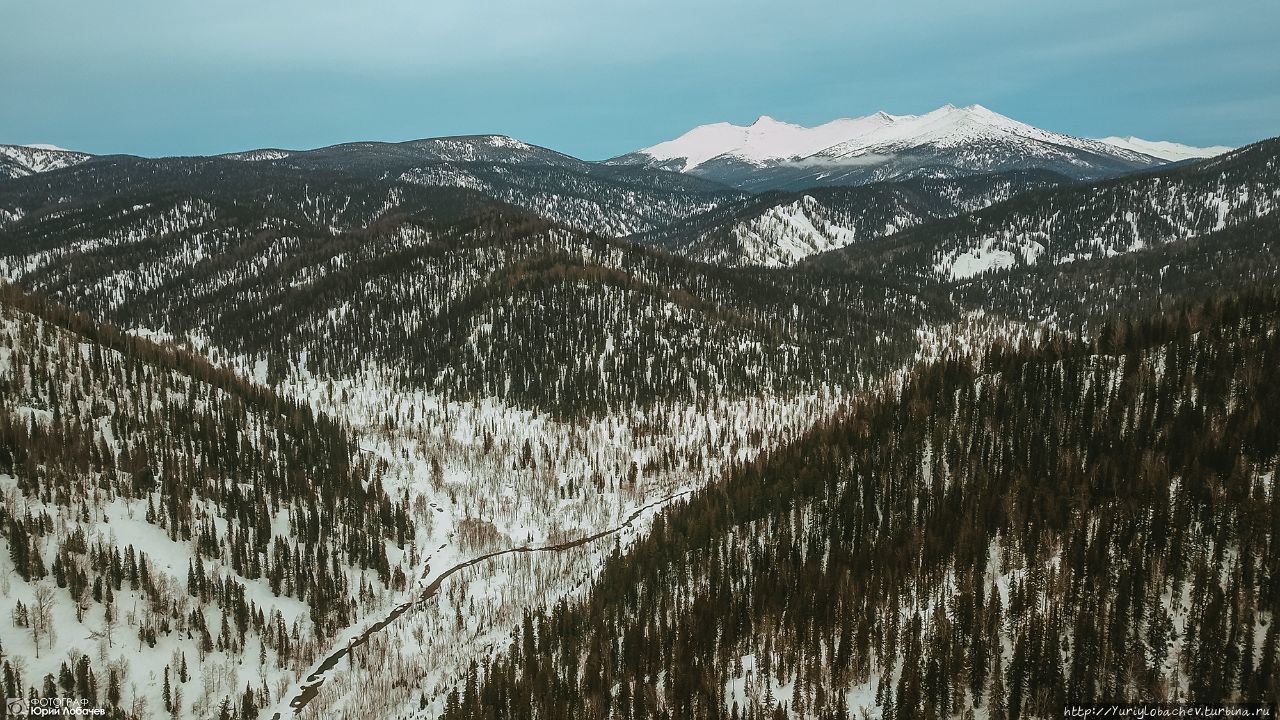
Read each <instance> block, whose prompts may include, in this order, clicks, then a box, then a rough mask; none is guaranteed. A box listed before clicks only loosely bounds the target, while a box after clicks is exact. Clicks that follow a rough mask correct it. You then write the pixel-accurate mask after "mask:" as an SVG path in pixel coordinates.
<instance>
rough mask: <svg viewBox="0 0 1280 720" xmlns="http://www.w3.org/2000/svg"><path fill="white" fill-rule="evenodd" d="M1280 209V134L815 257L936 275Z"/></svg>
mask: <svg viewBox="0 0 1280 720" xmlns="http://www.w3.org/2000/svg"><path fill="white" fill-rule="evenodd" d="M1278 208H1280V140H1275V139H1272V140H1266V141H1263V142H1260V143H1255V144H1253V145H1250V146H1248V147H1244V148H1241V149H1239V150H1235V151H1232V152H1230V153H1227V154H1225V155H1223V156H1221V157H1217V158H1212V159H1209V160H1205V161H1202V162H1198V163H1194V164H1191V165H1187V166H1182V167H1176V168H1171V169H1164V170H1159V171H1155V172H1148V173H1144V174H1139V175H1132V176H1125V177H1119V178H1115V179H1111V180H1105V181H1101V182H1097V183H1092V184H1078V185H1069V186H1065V187H1059V188H1052V189H1046V190H1038V191H1034V192H1029V193H1025V194H1022V195H1019V196H1017V197H1014V198H1013V199H1011V200H1009V201H1006V202H1002V203H998V204H996V205H993V206H991V207H989V208H986V209H984V210H979V211H977V212H974V213H970V214H966V215H960V216H957V217H955V218H952V219H947V220H941V221H938V222H936V223H930V224H927V225H920V226H917V227H915V228H912V229H909V230H906V231H904V232H900V233H898V234H896V235H893V236H890V237H887V238H884V239H883V240H879V241H873V242H870V243H858V244H856V245H853V246H851V247H849V248H845V249H843V250H836V251H833V252H831V253H827V254H824V255H819V256H816V257H814V258H812V260H811V262H812V264H813V265H815V266H823V267H828V268H846V269H847V268H868V267H884V266H886V265H892V266H893V267H894V268H895V269H896V271H897V272H899V273H901V274H904V275H913V276H918V277H922V278H931V279H933V280H935V281H939V282H949V281H962V280H967V279H970V278H974V277H978V276H980V275H982V274H984V273H992V272H998V271H1001V270H1007V269H1010V268H1023V267H1028V266H1039V265H1065V264H1068V263H1074V262H1079V261H1082V260H1092V259H1103V258H1109V257H1114V256H1116V255H1122V254H1125V253H1130V252H1138V251H1141V250H1144V249H1148V248H1154V247H1159V246H1161V245H1164V244H1166V243H1170V242H1177V241H1183V240H1188V239H1192V238H1196V237H1203V236H1205V235H1208V234H1209V233H1212V232H1217V231H1220V230H1224V229H1228V228H1233V227H1237V226H1240V225H1244V224H1246V223H1248V222H1251V221H1253V220H1256V219H1258V218H1261V217H1264V216H1267V215H1270V214H1272V213H1274V212H1275V211H1276V210H1277V209H1278Z"/></svg>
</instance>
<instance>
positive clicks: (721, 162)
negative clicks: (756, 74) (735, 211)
mask: <svg viewBox="0 0 1280 720" xmlns="http://www.w3.org/2000/svg"><path fill="white" fill-rule="evenodd" d="M1229 149H1230V148H1226V147H1214V148H1191V147H1187V146H1183V145H1178V144H1175V143H1164V142H1158V143H1151V142H1147V141H1142V140H1138V139H1136V138H1125V139H1121V138H1107V139H1104V140H1088V139H1083V138H1076V137H1072V136H1070V135H1064V134H1061V133H1055V132H1050V131H1046V130H1041V129H1039V128H1036V127H1032V126H1031V125H1027V124H1025V123H1021V122H1018V121H1016V120H1012V119H1010V118H1007V117H1005V116H1003V115H1000V114H999V113H996V112H993V111H991V110H988V109H987V108H985V107H983V106H981V105H970V106H967V107H955V106H954V105H944V106H942V107H940V108H938V109H937V110H933V111H932V112H928V113H925V114H923V115H890V114H889V113H886V112H877V113H875V114H873V115H867V116H864V117H858V118H846V119H840V120H833V121H831V122H828V123H825V124H823V125H819V126H817V127H812V128H808V127H803V126H800V125H792V124H790V123H784V122H779V121H777V120H774V119H773V118H770V117H766V116H762V117H760V118H759V119H758V120H756V121H755V122H754V123H752V124H751V125H750V126H748V127H741V126H738V125H732V124H729V123H716V124H714V125H703V126H700V127H697V128H694V129H693V130H690V131H689V132H687V133H685V134H684V135H681V136H680V137H678V138H676V139H674V140H669V141H667V142H663V143H659V144H657V145H653V146H651V147H647V148H644V149H642V150H638V151H636V152H633V153H628V154H626V155H622V156H619V157H617V158H614V159H612V160H610V161H609V162H610V163H615V164H642V165H646V166H649V167H659V168H664V169H669V170H675V171H679V172H683V173H692V174H695V175H698V176H700V177H705V178H709V179H713V180H718V181H720V182H724V183H727V184H730V185H734V186H737V187H741V188H744V189H749V190H756V191H759V190H768V189H792V190H796V189H803V188H805V187H813V186H818V185H849V184H862V183H867V182H874V181H884V180H893V179H902V178H911V177H933V178H954V177H961V176H965V175H974V174H985V173H992V172H1002V171H1009V170H1029V169H1039V170H1048V171H1051V172H1056V173H1059V174H1062V175H1065V176H1067V177H1070V178H1072V179H1075V180H1083V179H1096V178H1100V177H1106V176H1109V175H1115V174H1119V173H1124V172H1132V171H1136V170H1143V169H1148V168H1152V167H1156V166H1159V165H1161V164H1164V163H1166V162H1170V161H1175V160H1185V159H1188V158H1193V157H1199V158H1202V157H1208V156H1212V155H1216V154H1220V153H1222V152H1225V151H1226V150H1229Z"/></svg>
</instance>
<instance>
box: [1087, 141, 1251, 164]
mask: <svg viewBox="0 0 1280 720" xmlns="http://www.w3.org/2000/svg"><path fill="white" fill-rule="evenodd" d="M1099 142H1104V143H1106V144H1108V145H1114V146H1116V147H1118V148H1123V149H1125V150H1132V151H1133V152H1138V153H1142V154H1144V155H1150V156H1151V157H1155V158H1160V159H1161V160H1168V161H1169V162H1181V161H1183V160H1199V159H1202V158H1209V157H1215V156H1217V155H1222V154H1223V153H1228V152H1231V151H1232V150H1234V149H1235V148H1232V147H1228V146H1226V145H1211V146H1209V147H1194V146H1191V145H1183V144H1182V143H1176V142H1168V141H1166V140H1143V139H1142V138H1137V137H1133V136H1132V135H1130V136H1128V137H1115V136H1111V137H1104V138H1099Z"/></svg>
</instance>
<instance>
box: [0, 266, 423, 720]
mask: <svg viewBox="0 0 1280 720" xmlns="http://www.w3.org/2000/svg"><path fill="white" fill-rule="evenodd" d="M0 313H2V321H0V493H2V494H3V502H2V503H0V539H3V544H4V545H5V547H6V549H7V552H6V553H5V557H3V558H0V589H2V590H3V592H0V597H2V598H3V600H4V603H5V607H4V610H5V612H6V614H7V615H8V619H9V622H10V623H11V624H12V625H13V627H15V628H17V630H16V631H15V632H12V633H6V634H5V640H4V645H3V647H2V648H0V656H2V657H0V666H2V667H0V683H2V685H3V690H4V693H5V696H6V697H26V696H31V697H36V696H40V697H53V696H61V697H73V698H84V699H87V700H88V701H89V702H90V704H91V705H94V706H102V707H106V708H109V709H110V710H111V712H113V713H116V714H117V715H118V716H124V714H126V713H127V714H130V715H132V716H159V715H161V714H166V713H172V714H173V716H174V717H200V716H204V717H208V716H217V715H218V714H219V712H221V708H224V707H225V708H226V709H227V711H228V712H230V711H234V712H236V713H243V715H242V716H243V717H251V716H253V714H254V713H255V712H256V709H257V708H258V707H260V706H262V705H266V704H268V703H270V702H271V701H272V700H273V698H274V697H275V696H278V695H279V694H280V693H281V692H282V689H283V686H284V685H287V684H288V682H289V681H291V679H292V673H293V672H295V671H297V670H298V669H300V668H302V667H305V666H306V665H307V664H308V663H310V661H311V659H312V658H313V657H314V656H315V655H316V654H317V653H318V652H319V651H320V650H322V649H323V648H324V647H326V645H327V644H328V642H329V641H330V640H331V639H332V638H333V637H334V635H335V634H336V633H337V632H338V631H339V630H340V629H341V628H344V627H346V626H348V625H350V624H352V623H353V622H356V621H357V620H358V619H359V618H360V617H362V616H363V615H364V614H365V613H367V612H369V611H371V610H373V609H376V608H378V607H380V606H381V605H383V604H385V603H386V602H387V601H388V596H389V595H390V594H393V593H394V592H398V591H401V590H403V589H404V588H405V587H406V585H407V576H409V577H410V578H411V576H412V574H413V573H414V572H415V570H414V567H413V566H414V565H416V563H417V559H416V558H412V557H411V555H412V547H413V545H414V543H415V541H416V539H417V528H416V525H417V521H416V520H415V519H414V518H413V517H412V513H411V510H410V507H409V504H408V501H407V498H406V497H404V496H392V495H389V494H388V493H387V492H386V491H384V490H383V489H382V486H381V483H380V479H379V477H378V475H377V473H376V472H375V471H374V468H373V467H372V466H370V465H369V464H367V463H364V462H361V461H359V460H358V459H357V458H356V457H355V447H354V445H353V443H352V441H351V439H350V438H349V437H348V435H347V433H346V431H345V430H344V428H343V427H342V426H341V425H340V424H338V423H336V422H335V421H333V420H332V419H330V418H327V417H324V416H321V415H317V414H315V413H314V412H312V410H311V409H310V408H308V407H306V406H304V405H301V404H299V403H297V402H296V401H292V400H288V399H284V398H281V397H279V396H277V395H276V394H274V393H272V392H271V391H269V390H267V389H265V388H263V387H261V386H258V385H254V384H251V383H249V382H247V381H246V380H245V379H243V378H241V377H237V376H236V375H234V374H233V373H231V372H229V371H226V370H220V369H216V368H214V367H213V366H212V365H210V364H209V363H208V361H207V360H204V359H201V358H198V357H195V356H192V355H189V354H186V353H184V352H181V351H178V350H175V349H174V348H172V347H168V346H162V345H157V344H155V343H152V342H150V341H147V340H143V339H139V338H136V337H132V336H129V335H125V334H122V333H120V332H119V331H117V330H115V329H114V328H111V327H109V326H101V325H97V324H95V323H94V322H92V321H90V320H88V319H87V318H85V317H83V316H80V315H76V314H73V313H71V312H70V311H68V310H66V309H64V308H61V307H59V306H56V305H53V304H50V303H47V302H45V301H42V300H40V299H37V298H33V297H29V296H26V295H24V294H22V293H21V292H20V291H18V290H16V289H14V288H13V287H5V288H4V289H3V290H2V295H0Z"/></svg>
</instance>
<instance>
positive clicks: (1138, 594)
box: [444, 293, 1280, 720]
mask: <svg viewBox="0 0 1280 720" xmlns="http://www.w3.org/2000/svg"><path fill="white" fill-rule="evenodd" d="M1278 366H1280V296H1277V295H1275V294H1274V293H1268V294H1263V295H1251V296H1245V297H1241V298H1235V299H1231V300H1226V301H1215V302H1211V303H1207V304H1204V305H1193V306H1188V307H1184V308H1180V309H1179V310H1178V311H1176V312H1171V313H1169V314H1167V315H1163V316H1161V317H1158V318H1154V319H1151V320H1147V321H1141V322H1121V323H1115V324H1112V325H1111V326H1109V327H1108V328H1106V329H1105V330H1103V331H1102V332H1101V333H1100V334H1099V336H1098V337H1097V338H1096V339H1095V340H1094V341H1092V342H1083V341H1080V340H1078V339H1075V340H1073V339H1066V338H1061V337H1059V338H1054V339H1053V340H1052V341H1050V342H1047V343H1045V344H1042V345H1039V346H1035V345H1021V346H1016V347H1015V346H1009V345H1005V344H997V345H995V346H994V347H992V348H991V349H990V350H989V351H988V352H987V353H986V354H985V355H983V356H982V357H981V358H980V359H976V360H975V359H973V358H944V359H942V360H940V361H938V362H935V363H931V364H928V365H922V366H919V367H917V368H916V369H915V370H914V371H913V372H912V373H911V374H910V375H909V376H908V378H907V379H906V380H905V381H904V383H903V385H902V386H901V387H898V388H892V389H890V390H888V391H886V392H885V393H884V394H883V396H882V397H880V398H879V399H877V400H876V401H874V402H872V403H869V404H867V405H865V406H859V407H857V408H855V409H853V410H851V411H850V412H848V413H844V414H841V415H839V416H836V417H832V418H829V419H826V420H824V421H822V422H820V423H819V424H818V425H817V426H816V427H815V428H814V429H813V430H812V431H810V432H808V433H807V434H806V435H805V436H803V437H802V438H800V439H799V440H797V441H796V442H795V443H793V444H791V445H789V446H787V447H786V448H783V449H782V450H780V451H778V452H776V453H774V454H772V455H770V456H768V457H765V458H761V459H759V460H756V461H754V462H750V463H745V464H742V465H738V466H735V467H733V468H732V469H731V470H730V471H729V472H728V473H727V474H726V476H725V477H724V478H723V479H722V480H720V481H718V482H715V483H712V484H711V485H709V486H708V487H706V488H704V489H703V490H701V491H699V493H698V494H697V495H695V496H694V497H693V498H692V499H690V500H689V501H688V502H687V503H685V504H683V505H682V506H680V507H679V508H676V509H673V510H672V511H671V512H670V513H668V514H667V515H665V516H663V517H662V518H660V519H659V520H658V521H657V522H655V524H654V527H653V529H652V531H651V533H650V534H649V536H648V537H647V538H645V539H644V540H643V541H641V542H640V543H638V544H637V545H636V546H635V547H634V548H632V549H631V550H630V552H629V553H627V554H626V555H614V556H612V557H611V558H610V559H609V561H608V562H607V563H606V564H605V566H604V568H603V571H602V572H601V575H600V579H599V581H598V583H597V585H596V587H595V589H594V591H593V592H592V594H591V595H590V597H589V599H588V600H586V601H585V602H582V603H576V604H572V603H561V604H559V605H557V606H556V607H555V608H554V609H552V610H550V611H547V612H542V613H530V614H527V615H525V616H524V617H523V618H522V620H521V623H520V626H519V627H518V628H517V629H516V630H515V631H514V632H513V633H512V637H511V640H510V645H509V647H508V649H507V651H506V653H505V654H504V655H502V656H501V657H500V658H499V659H498V660H496V661H494V662H492V663H488V664H485V665H484V666H482V667H480V668H479V669H478V670H477V669H474V668H473V669H472V670H471V671H470V672H469V674H468V675H467V677H466V678H465V682H459V684H458V686H457V687H456V688H455V690H454V691H453V692H452V693H451V694H450V696H449V699H448V705H447V706H446V711H445V714H444V717H445V718H448V719H449V720H462V719H464V718H465V719H468V720H470V719H472V718H486V719H488V718H535V717H536V718H561V717H573V718H650V717H658V718H684V717H703V718H735V719H736V718H784V717H817V718H824V719H825V718H848V717H855V716H858V714H859V713H862V712H865V711H866V710H869V709H874V708H879V711H878V712H879V713H881V716H883V717H885V718H906V717H939V718H940V717H949V716H955V715H962V716H965V717H972V716H974V715H975V713H978V712H982V713H983V714H985V715H986V716H987V717H993V718H1011V719H1015V720H1016V719H1017V718H1024V717H1047V716H1052V715H1054V714H1055V713H1056V712H1057V711H1058V709H1059V708H1061V707H1062V706H1063V704H1064V702H1066V701H1067V700H1069V699H1070V700H1080V699H1084V698H1089V699H1106V700H1108V701H1116V702H1120V701H1125V700H1130V701H1136V700H1142V701H1150V702H1157V701H1174V700H1196V701H1206V702H1219V701H1239V700H1253V701H1269V700H1270V699H1272V698H1275V697H1276V693H1277V691H1280V665H1278V664H1277V663H1278V662H1280V647H1278V645H1277V643H1280V631H1278V630H1277V626H1276V624H1275V623H1274V622H1272V621H1271V619H1272V618H1274V617H1275V616H1276V612H1277V609H1278V608H1277V600H1278V599H1280V586H1278V585H1277V583H1278V582H1280V534H1278V533H1280V502H1278V501H1277V497H1276V492H1275V490H1276V485H1275V483H1276V480H1275V477H1276V475H1275V473H1276V470H1277V461H1278V460H1280V457H1278V456H1277V451H1278V450H1280V394H1278V390H1277V386H1276V384H1275V383H1274V382H1272V380H1273V379H1274V369H1275V368H1276V367H1278ZM851 697H852V698H855V700H851V699H850V698H851ZM854 703H856V704H857V705H858V706H856V707H854V706H852V705H853V704H854Z"/></svg>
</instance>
